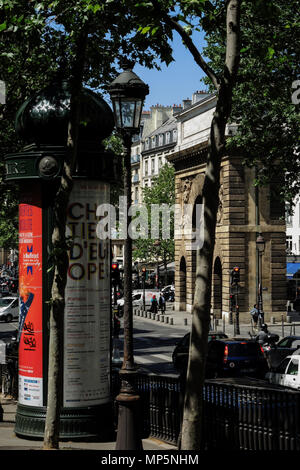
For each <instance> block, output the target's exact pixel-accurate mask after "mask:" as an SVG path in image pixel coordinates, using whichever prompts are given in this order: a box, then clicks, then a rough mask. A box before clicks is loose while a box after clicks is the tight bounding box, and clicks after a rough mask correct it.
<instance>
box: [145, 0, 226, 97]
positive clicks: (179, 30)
mask: <svg viewBox="0 0 300 470" xmlns="http://www.w3.org/2000/svg"><path fill="white" fill-rule="evenodd" d="M152 5H153V8H154V10H156V11H157V13H158V14H159V15H160V16H161V17H162V18H163V19H164V21H165V23H166V24H168V25H169V26H170V27H171V28H172V29H175V31H177V33H178V34H179V35H180V37H181V39H182V42H183V43H184V45H185V46H186V47H187V48H188V50H189V51H190V53H191V54H192V56H193V57H194V60H195V62H196V63H197V64H198V65H199V67H200V68H201V69H202V70H203V72H204V73H205V74H206V75H207V76H208V78H210V80H211V81H212V83H213V84H214V86H215V87H216V89H217V90H218V89H219V88H220V80H219V78H218V76H217V75H216V73H215V72H214V71H213V70H212V69H211V68H210V67H209V65H208V64H207V63H206V62H205V60H204V59H203V57H202V55H201V54H200V52H199V50H198V49H197V47H196V46H195V44H194V42H193V41H192V39H191V37H190V35H189V34H188V33H187V32H186V31H185V29H184V28H183V27H182V26H181V25H180V24H179V23H178V22H177V21H175V20H174V18H172V17H170V16H169V15H168V14H167V13H166V12H165V11H164V10H162V9H161V8H160V6H159V4H158V2H157V1H156V0H152Z"/></svg>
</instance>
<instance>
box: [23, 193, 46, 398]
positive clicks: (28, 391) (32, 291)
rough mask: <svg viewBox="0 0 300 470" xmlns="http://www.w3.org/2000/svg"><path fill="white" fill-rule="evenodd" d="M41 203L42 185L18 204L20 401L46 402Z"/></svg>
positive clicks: (24, 195) (24, 194) (27, 194)
mask: <svg viewBox="0 0 300 470" xmlns="http://www.w3.org/2000/svg"><path fill="white" fill-rule="evenodd" d="M42 283H43V279H42V206H41V195H40V192H39V188H38V187H36V188H35V190H34V191H33V190H32V189H31V190H30V192H28V193H26V192H24V193H23V194H22V196H21V204H20V205H19V292H20V316H19V332H18V340H19V403H21V404H23V405H27V406H42V405H43V344H42V343H43V335H42V316H43V310H42V307H43V297H42V290H43V289H42Z"/></svg>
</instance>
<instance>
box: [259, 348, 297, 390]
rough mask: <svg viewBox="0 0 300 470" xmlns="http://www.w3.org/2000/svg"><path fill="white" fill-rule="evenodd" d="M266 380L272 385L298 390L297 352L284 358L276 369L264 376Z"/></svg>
mask: <svg viewBox="0 0 300 470" xmlns="http://www.w3.org/2000/svg"><path fill="white" fill-rule="evenodd" d="M266 379H267V380H268V381H269V382H270V383H272V384H277V385H282V386H283V387H289V388H295V389H296V390H300V354H299V350H298V351H297V353H294V354H293V355H292V356H287V357H285V358H284V359H283V360H282V361H281V363H280V364H279V365H278V366H277V367H275V368H272V369H271V370H270V371H269V372H268V373H267V374H266Z"/></svg>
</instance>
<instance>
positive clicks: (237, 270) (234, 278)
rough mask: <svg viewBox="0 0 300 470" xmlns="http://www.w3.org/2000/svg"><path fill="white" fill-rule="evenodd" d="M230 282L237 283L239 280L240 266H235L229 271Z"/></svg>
mask: <svg viewBox="0 0 300 470" xmlns="http://www.w3.org/2000/svg"><path fill="white" fill-rule="evenodd" d="M231 279H232V282H231V283H232V284H238V283H239V282H240V268H239V267H238V266H236V267H235V268H233V270H232V271H231Z"/></svg>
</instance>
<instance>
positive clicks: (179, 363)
mask: <svg viewBox="0 0 300 470" xmlns="http://www.w3.org/2000/svg"><path fill="white" fill-rule="evenodd" d="M221 338H228V336H227V335H225V333H223V332H222V331H210V332H209V334H208V342H210V341H212V340H215V339H221ZM189 347H190V333H187V334H186V335H184V337H183V338H182V339H181V340H180V341H179V342H178V343H177V344H176V346H175V349H174V351H173V354H172V360H173V364H174V367H175V369H178V370H184V369H186V368H187V363H188V357H189Z"/></svg>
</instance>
